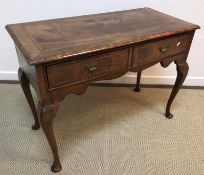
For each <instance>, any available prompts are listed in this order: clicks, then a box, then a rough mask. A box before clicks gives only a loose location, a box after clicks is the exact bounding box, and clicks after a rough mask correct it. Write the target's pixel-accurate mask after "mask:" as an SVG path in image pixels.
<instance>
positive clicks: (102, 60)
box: [46, 49, 129, 89]
mask: <svg viewBox="0 0 204 175" xmlns="http://www.w3.org/2000/svg"><path fill="white" fill-rule="evenodd" d="M128 51H129V50H128V49H122V50H118V51H113V52H109V53H105V54H101V55H97V56H90V57H86V58H81V59H78V60H74V61H67V62H61V63H56V64H51V65H47V66H46V70H47V79H48V86H49V89H53V88H57V87H61V86H65V85H71V84H75V83H80V82H82V81H86V80H91V79H93V80H94V79H97V78H100V77H103V76H106V75H111V73H114V72H119V71H123V70H127V69H128V55H129V52H128Z"/></svg>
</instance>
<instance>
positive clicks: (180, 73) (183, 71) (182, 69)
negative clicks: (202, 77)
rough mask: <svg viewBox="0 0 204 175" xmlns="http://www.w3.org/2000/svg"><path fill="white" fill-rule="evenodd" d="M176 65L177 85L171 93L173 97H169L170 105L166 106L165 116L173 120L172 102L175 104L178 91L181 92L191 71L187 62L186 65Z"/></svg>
mask: <svg viewBox="0 0 204 175" xmlns="http://www.w3.org/2000/svg"><path fill="white" fill-rule="evenodd" d="M175 64H176V68H177V78H176V82H175V85H174V87H173V90H172V92H171V95H170V97H169V100H168V103H167V106H166V114H165V116H166V117H167V118H168V119H171V118H173V114H171V112H170V108H171V105H172V102H173V100H174V98H175V97H176V95H177V93H178V91H179V90H180V88H181V86H182V85H183V82H184V81H185V79H186V76H187V74H188V70H189V67H188V64H187V63H186V62H184V63H177V62H175Z"/></svg>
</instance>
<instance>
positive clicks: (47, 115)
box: [40, 104, 62, 172]
mask: <svg viewBox="0 0 204 175" xmlns="http://www.w3.org/2000/svg"><path fill="white" fill-rule="evenodd" d="M58 108H59V104H53V105H50V106H46V107H42V108H41V113H40V122H41V125H42V128H43V131H44V133H45V136H46V138H47V141H48V143H49V144H50V147H51V149H52V153H53V158H54V162H53V164H52V166H51V170H52V172H59V171H61V169H62V166H61V163H60V160H59V155H58V148H57V143H56V139H55V136H54V131H53V126H52V122H53V119H54V117H55V115H56V113H57V111H58Z"/></svg>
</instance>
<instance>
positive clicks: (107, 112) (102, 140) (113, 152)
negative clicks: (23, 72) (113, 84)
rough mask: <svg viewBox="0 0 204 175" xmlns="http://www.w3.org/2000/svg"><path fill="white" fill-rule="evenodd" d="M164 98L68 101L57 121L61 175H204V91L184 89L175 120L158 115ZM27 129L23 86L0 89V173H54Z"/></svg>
mask: <svg viewBox="0 0 204 175" xmlns="http://www.w3.org/2000/svg"><path fill="white" fill-rule="evenodd" d="M169 93H170V89H142V92H141V93H135V92H133V91H132V90H131V89H130V88H110V87H90V88H89V89H88V91H87V92H86V93H85V94H84V95H82V96H76V95H69V96H67V98H66V99H65V101H64V102H63V103H61V106H60V111H59V112H58V114H57V117H56V119H55V121H54V130H55V133H56V137H57V142H58V145H59V154H60V157H61V162H62V166H63V169H62V171H61V172H60V173H59V174H60V175H61V174H65V175H150V174H151V175H195V174H196V175H202V174H204V91H203V90H181V91H180V93H179V95H178V96H177V98H176V100H175V101H174V104H173V106H172V107H173V108H172V109H173V110H172V112H173V113H174V119H172V120H168V119H166V118H165V117H164V114H163V113H164V109H165V105H166V102H167V99H168V96H169ZM35 100H36V97H35ZM32 123H33V120H32V115H31V111H30V109H29V107H28V105H27V103H26V100H25V97H24V95H23V93H22V91H21V89H20V86H19V85H6V84H0V174H5V175H7V174H17V175H24V174H26V175H30V174H33V175H34V174H35V175H37V174H38V175H44V174H52V173H51V171H50V165H51V160H52V154H51V151H50V147H49V146H48V143H47V141H46V139H45V136H44V134H43V132H42V129H40V130H38V131H32V130H31V124H32Z"/></svg>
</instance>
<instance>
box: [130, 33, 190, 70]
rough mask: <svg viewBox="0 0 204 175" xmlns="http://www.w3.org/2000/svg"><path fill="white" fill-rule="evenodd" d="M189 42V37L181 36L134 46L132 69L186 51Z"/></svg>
mask: <svg viewBox="0 0 204 175" xmlns="http://www.w3.org/2000/svg"><path fill="white" fill-rule="evenodd" d="M190 42H191V37H190V36H189V35H181V36H177V37H172V38H168V39H163V40H160V41H156V42H152V43H147V44H143V45H140V46H135V47H134V49H133V67H135V66H137V65H141V64H145V63H149V62H153V61H157V60H158V61H159V60H160V59H161V58H164V57H168V56H171V55H175V54H179V53H181V52H184V51H186V50H188V46H189V44H190Z"/></svg>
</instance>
